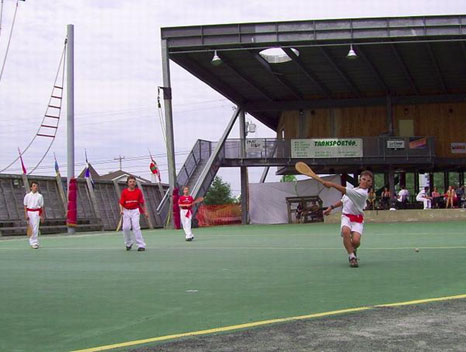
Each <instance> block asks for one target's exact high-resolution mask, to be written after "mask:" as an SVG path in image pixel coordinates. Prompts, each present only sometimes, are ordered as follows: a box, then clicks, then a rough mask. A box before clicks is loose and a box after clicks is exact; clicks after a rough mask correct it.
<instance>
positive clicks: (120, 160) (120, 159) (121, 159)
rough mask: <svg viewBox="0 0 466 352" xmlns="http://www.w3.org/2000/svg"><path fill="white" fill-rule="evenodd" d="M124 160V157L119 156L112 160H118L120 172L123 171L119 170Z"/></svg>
mask: <svg viewBox="0 0 466 352" xmlns="http://www.w3.org/2000/svg"><path fill="white" fill-rule="evenodd" d="M124 158H125V157H124V156H121V155H120V156H119V157H118V158H113V160H118V161H119V162H120V170H123V169H122V168H121V165H122V163H121V162H122V161H123V159H124Z"/></svg>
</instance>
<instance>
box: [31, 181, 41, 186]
mask: <svg viewBox="0 0 466 352" xmlns="http://www.w3.org/2000/svg"><path fill="white" fill-rule="evenodd" d="M33 185H38V186H39V183H37V182H36V181H32V182H31V186H30V187H32V186H33Z"/></svg>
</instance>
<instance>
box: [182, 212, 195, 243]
mask: <svg viewBox="0 0 466 352" xmlns="http://www.w3.org/2000/svg"><path fill="white" fill-rule="evenodd" d="M188 211H189V210H188V209H183V208H180V220H181V224H182V225H183V230H184V234H185V236H186V238H193V237H194V235H193V232H192V231H191V219H192V217H193V214H192V212H191V214H190V216H189V218H188V217H187V216H186V214H187V213H188Z"/></svg>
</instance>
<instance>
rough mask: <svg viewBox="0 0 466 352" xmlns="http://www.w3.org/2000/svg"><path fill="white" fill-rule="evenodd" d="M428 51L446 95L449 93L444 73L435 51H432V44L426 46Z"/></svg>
mask: <svg viewBox="0 0 466 352" xmlns="http://www.w3.org/2000/svg"><path fill="white" fill-rule="evenodd" d="M426 47H427V51H428V52H429V56H430V60H431V61H432V66H433V67H434V69H435V73H436V74H437V77H438V79H439V81H440V85H441V86H442V90H443V92H444V93H445V94H447V93H448V88H447V85H446V84H445V80H444V79H443V75H442V71H441V70H440V65H439V63H438V61H437V58H436V57H435V54H434V51H433V50H432V45H431V44H430V43H427V44H426Z"/></svg>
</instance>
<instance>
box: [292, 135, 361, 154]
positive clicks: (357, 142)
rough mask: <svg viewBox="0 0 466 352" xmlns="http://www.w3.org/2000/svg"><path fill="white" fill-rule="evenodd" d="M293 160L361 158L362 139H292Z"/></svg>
mask: <svg viewBox="0 0 466 352" xmlns="http://www.w3.org/2000/svg"><path fill="white" fill-rule="evenodd" d="M291 157H292V158H360V157H362V139H361V138H321V139H292V140H291Z"/></svg>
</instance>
